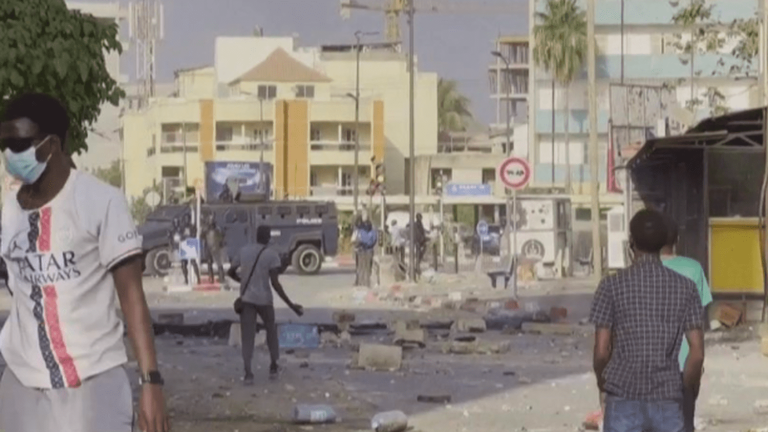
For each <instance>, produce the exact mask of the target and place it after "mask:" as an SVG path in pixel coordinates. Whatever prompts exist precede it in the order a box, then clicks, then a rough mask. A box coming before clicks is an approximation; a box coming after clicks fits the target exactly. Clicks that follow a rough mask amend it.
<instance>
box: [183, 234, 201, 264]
mask: <svg viewBox="0 0 768 432" xmlns="http://www.w3.org/2000/svg"><path fill="white" fill-rule="evenodd" d="M179 258H181V259H183V260H199V259H200V242H199V241H198V240H197V239H196V238H188V239H186V240H184V241H183V242H181V244H180V245H179Z"/></svg>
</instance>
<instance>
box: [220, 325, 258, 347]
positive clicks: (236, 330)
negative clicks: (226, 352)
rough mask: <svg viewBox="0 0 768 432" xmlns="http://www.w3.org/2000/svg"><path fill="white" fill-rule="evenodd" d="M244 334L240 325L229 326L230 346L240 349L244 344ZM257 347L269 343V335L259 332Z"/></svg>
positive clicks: (256, 340)
mask: <svg viewBox="0 0 768 432" xmlns="http://www.w3.org/2000/svg"><path fill="white" fill-rule="evenodd" d="M242 337H243V336H242V332H241V329H240V323H237V322H235V323H232V325H230V326H229V346H231V347H236V348H240V347H241V346H242V345H243V344H242ZM254 342H255V346H263V345H265V344H266V343H267V333H266V332H263V331H261V332H258V333H256V337H255V338H254Z"/></svg>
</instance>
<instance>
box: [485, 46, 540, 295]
mask: <svg viewBox="0 0 768 432" xmlns="http://www.w3.org/2000/svg"><path fill="white" fill-rule="evenodd" d="M491 54H493V56H494V57H497V58H500V59H501V61H503V62H504V65H505V66H506V67H507V69H506V71H505V72H509V73H505V74H502V76H504V77H506V78H510V75H511V73H512V66H511V65H510V61H509V59H508V58H506V57H505V56H504V54H502V53H501V51H493V52H491ZM505 81H506V83H507V92H506V93H507V101H506V105H507V109H506V113H507V130H506V135H507V157H510V156H512V123H511V121H512V120H511V117H512V116H511V114H512V113H511V110H510V108H511V107H510V105H511V104H512V80H511V79H506V80H505ZM553 112H554V111H553ZM506 193H507V235H506V237H507V245H508V252H509V256H510V257H512V256H514V255H516V254H517V236H515V239H514V241H510V238H509V234H511V233H512V232H513V230H517V227H516V226H515V227H514V228H513V225H512V224H516V223H517V221H515V220H512V199H511V196H510V190H509V189H507V191H506ZM515 281H517V278H515Z"/></svg>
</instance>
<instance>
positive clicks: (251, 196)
mask: <svg viewBox="0 0 768 432" xmlns="http://www.w3.org/2000/svg"><path fill="white" fill-rule="evenodd" d="M271 177H272V165H271V164H268V163H259V162H206V163H205V200H206V202H209V203H215V202H233V201H235V200H239V201H260V200H267V199H269V195H270V189H271V188H270V185H271Z"/></svg>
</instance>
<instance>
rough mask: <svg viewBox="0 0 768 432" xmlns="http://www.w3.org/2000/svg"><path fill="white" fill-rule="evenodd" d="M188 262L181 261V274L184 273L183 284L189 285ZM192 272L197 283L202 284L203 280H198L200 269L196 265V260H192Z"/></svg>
mask: <svg viewBox="0 0 768 432" xmlns="http://www.w3.org/2000/svg"><path fill="white" fill-rule="evenodd" d="M188 262H189V260H181V272H182V273H184V284H185V285H189V274H188V273H189V272H188V270H187V263H188ZM192 270H194V271H195V276H196V277H197V281H198V283H200V282H202V281H203V280H202V279H200V267H199V266H198V265H197V260H192Z"/></svg>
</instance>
